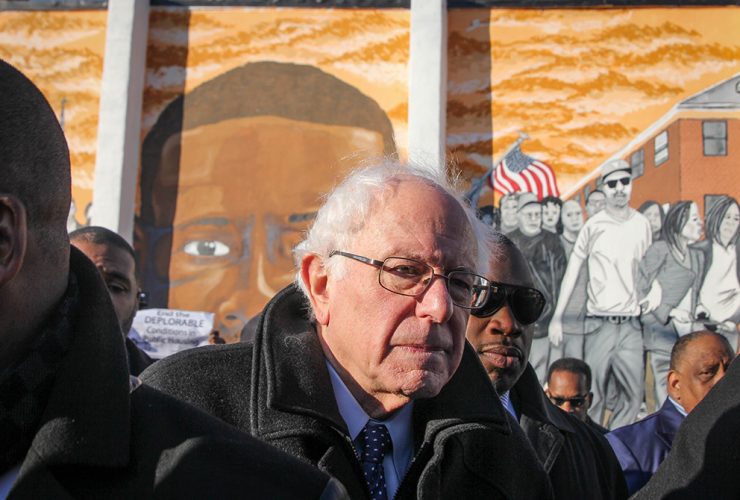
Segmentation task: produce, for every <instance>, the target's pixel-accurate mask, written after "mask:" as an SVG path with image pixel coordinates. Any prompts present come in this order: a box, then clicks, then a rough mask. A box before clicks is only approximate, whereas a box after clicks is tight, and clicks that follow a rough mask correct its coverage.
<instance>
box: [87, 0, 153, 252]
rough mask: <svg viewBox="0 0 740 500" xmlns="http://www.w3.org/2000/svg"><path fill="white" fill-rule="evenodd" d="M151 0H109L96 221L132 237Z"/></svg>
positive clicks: (97, 223)
mask: <svg viewBox="0 0 740 500" xmlns="http://www.w3.org/2000/svg"><path fill="white" fill-rule="evenodd" d="M148 29H149V0H109V1H108V28H107V33H106V40H105V59H104V62H103V84H102V88H101V95H100V114H99V122H98V140H97V144H98V146H97V153H96V159H95V187H94V191H93V206H92V215H91V219H92V224H95V225H97V226H104V227H107V228H109V229H111V230H113V231H115V232H117V233H119V234H120V235H121V236H123V237H124V238H125V239H126V240H128V241H129V242H131V241H132V240H133V231H134V203H135V198H136V180H137V172H138V169H139V146H140V144H139V141H140V129H141V107H142V100H143V92H144V72H145V70H146V48H147V36H148Z"/></svg>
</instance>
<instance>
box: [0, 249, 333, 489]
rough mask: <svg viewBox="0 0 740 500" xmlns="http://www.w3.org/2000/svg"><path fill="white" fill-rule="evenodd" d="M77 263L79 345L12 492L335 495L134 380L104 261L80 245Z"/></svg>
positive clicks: (307, 474) (63, 368) (312, 476)
mask: <svg viewBox="0 0 740 500" xmlns="http://www.w3.org/2000/svg"><path fill="white" fill-rule="evenodd" d="M71 269H72V272H74V273H75V275H76V276H77V281H78V285H79V293H80V298H79V307H78V313H77V315H76V317H75V319H74V320H73V322H72V325H73V340H72V344H71V347H70V349H69V352H68V353H67V355H66V356H65V358H64V359H63V360H62V362H61V365H60V367H59V369H58V371H57V375H56V378H55V381H54V385H53V388H52V389H51V396H50V398H49V401H48V404H47V406H46V409H45V410H44V412H43V415H42V418H41V423H40V428H39V429H38V431H37V432H36V435H35V437H34V439H33V442H32V444H31V448H30V450H29V451H28V453H27V454H26V457H25V459H24V460H23V462H22V464H21V466H20V470H19V473H18V476H17V478H16V481H15V483H14V485H13V488H12V490H11V492H10V496H9V498H11V499H39V498H96V499H97V498H204V497H207V498H294V499H298V498H319V497H320V496H321V495H322V492H323V493H325V494H329V496H331V495H330V492H328V491H326V490H325V488H326V486H327V484H329V483H328V482H329V481H330V479H329V478H328V477H327V476H326V475H324V474H323V473H321V472H319V471H317V470H315V469H314V468H312V467H309V466H306V465H305V464H304V463H302V462H300V461H298V460H296V459H294V458H293V457H290V456H288V455H285V454H284V453H281V452H279V451H278V450H275V449H273V448H271V447H269V446H268V445H266V444H265V443H262V442H259V441H258V440H256V439H254V438H251V437H249V436H246V435H244V434H243V433H240V432H238V431H237V430H236V429H233V428H232V427H230V426H228V425H226V424H224V423H223V422H220V421H219V420H217V419H214V418H213V417H211V416H209V415H207V414H206V413H204V412H202V411H200V410H197V409H195V408H193V407H192V406H190V405H187V404H185V403H183V402H181V401H178V400H176V399H174V398H172V397H170V396H167V395H165V394H162V393H161V392H159V391H157V390H155V389H153V388H151V387H147V386H146V385H142V384H141V383H140V382H138V380H137V379H131V378H130V376H129V370H128V366H127V362H126V354H125V348H124V343H123V336H122V335H121V331H120V328H119V325H118V320H117V318H116V315H115V311H114V309H113V305H112V303H111V302H110V297H109V295H108V291H107V290H106V288H105V285H104V284H103V282H102V280H101V279H100V276H99V273H98V271H97V269H96V268H95V267H94V266H93V264H92V263H91V262H90V261H89V260H87V258H86V257H85V256H84V255H83V254H82V253H80V252H79V251H78V250H77V249H75V248H72V256H71ZM289 475H290V477H292V478H293V479H292V480H291V481H286V479H285V478H286V477H289ZM333 482H334V481H333V480H332V484H333ZM329 488H330V489H331V488H332V485H331V484H329Z"/></svg>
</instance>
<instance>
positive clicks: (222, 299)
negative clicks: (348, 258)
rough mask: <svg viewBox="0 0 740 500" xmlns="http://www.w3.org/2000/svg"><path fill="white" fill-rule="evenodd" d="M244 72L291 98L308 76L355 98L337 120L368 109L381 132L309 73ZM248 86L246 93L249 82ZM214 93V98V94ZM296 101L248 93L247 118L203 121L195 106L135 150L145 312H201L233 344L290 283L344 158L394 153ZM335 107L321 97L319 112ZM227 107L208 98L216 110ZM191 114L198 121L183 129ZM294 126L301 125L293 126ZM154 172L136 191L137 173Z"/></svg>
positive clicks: (375, 136) (345, 165) (384, 141)
mask: <svg viewBox="0 0 740 500" xmlns="http://www.w3.org/2000/svg"><path fill="white" fill-rule="evenodd" d="M255 66H257V67H258V68H257V69H260V71H262V70H266V71H267V70H269V71H267V76H263V77H262V78H263V79H266V78H268V77H269V78H271V80H270V81H269V84H270V85H271V86H280V82H281V81H282V82H284V84H286V85H290V86H291V89H292V90H294V91H296V90H295V88H294V86H297V85H299V84H298V83H296V80H300V77H301V76H302V74H303V73H308V74H309V75H310V76H313V77H314V80H313V81H314V82H316V81H317V80H316V79H317V78H319V79H324V80H326V83H327V84H328V85H329V86H331V85H334V89H331V88H330V90H329V92H333V94H336V93H337V92H338V90H337V88H339V92H341V90H345V91H347V88H349V89H351V90H349V91H348V92H354V93H356V94H357V95H359V96H360V97H358V96H357V95H352V96H351V99H350V98H348V97H347V96H343V97H344V98H345V101H346V102H345V103H344V106H345V107H346V108H351V109H357V108H361V107H362V105H363V104H364V105H365V106H366V108H367V107H372V106H374V108H373V109H371V111H372V112H374V113H375V114H374V115H373V117H374V119H375V121H376V122H377V121H378V118H377V117H378V116H379V117H381V120H380V121H383V120H385V123H388V122H387V118H386V117H385V115H384V114H383V113H382V111H381V110H380V109H379V108H377V105H375V104H374V103H372V104H371V105H369V104H368V102H371V101H370V100H369V98H367V97H366V96H362V95H361V94H359V92H357V91H356V90H355V89H353V88H351V87H349V86H348V85H347V84H345V83H343V82H339V81H338V80H336V79H335V78H333V77H330V76H329V75H326V74H325V73H323V72H320V71H319V70H317V69H316V68H310V67H300V66H296V65H282V64H278V63H269V65H260V64H259V63H258V64H251V65H247V66H246V67H244V68H246V69H244V68H240V69H239V70H237V71H252V70H253V68H254V67H255ZM227 75H228V74H227ZM249 76H250V82H254V81H255V80H257V79H258V78H259V76H260V75H257V76H255V74H253V73H250V74H249ZM241 82H242V80H238V82H237V83H238V84H241ZM286 82H287V83H286ZM338 82H339V83H338ZM265 83H266V82H262V83H261V85H262V86H264V85H265ZM313 85H314V86H316V84H315V83H314V84H313ZM216 90H218V91H219V92H220V93H221V94H223V88H222V86H221V87H219V88H218V89H216ZM238 90H239V89H236V91H238ZM257 90H258V91H262V92H265V90H260V89H257ZM198 91H199V89H195V90H194V91H193V92H192V94H194V95H196V98H195V100H196V102H201V103H202V102H204V101H205V102H210V101H207V100H205V99H204V98H203V94H202V93H201V94H200V95H199V96H198V94H197V93H198ZM304 92H305V93H312V94H313V98H314V101H310V100H308V96H307V95H301V96H295V95H292V96H290V97H288V96H286V97H285V99H284V100H283V101H282V102H281V101H279V100H278V101H277V102H275V101H274V100H273V101H269V102H266V101H267V99H260V98H257V97H254V93H252V94H251V98H252V99H254V100H255V103H256V104H255V105H256V106H257V107H258V108H257V110H258V111H257V113H256V114H255V113H252V108H249V109H247V111H245V112H242V113H231V112H230V110H229V109H228V107H224V105H220V106H221V107H222V109H220V110H219V109H218V106H219V104H215V105H214V106H216V110H215V111H213V113H217V112H220V113H221V114H222V115H224V116H223V118H222V119H212V116H209V114H208V113H209V111H210V110H209V109H208V107H207V106H203V105H202V104H201V105H200V108H199V109H197V110H195V111H192V112H190V113H189V112H188V107H189V106H190V107H191V108H192V107H193V106H194V105H193V104H190V103H188V102H187V100H185V104H184V105H183V107H184V111H183V112H182V114H183V115H185V120H183V121H184V122H185V123H184V125H182V126H181V127H180V128H179V130H177V129H175V130H174V131H172V133H166V134H165V133H161V134H160V139H159V141H160V143H161V145H160V146H158V147H157V148H156V149H154V148H150V149H147V145H146V142H145V148H144V149H145V151H144V152H143V160H142V165H143V166H142V217H141V218H142V219H145V217H144V214H145V213H146V214H148V216H147V217H146V219H148V220H140V221H139V228H138V236H137V237H138V238H140V241H139V244H138V250H139V259H140V261H141V264H142V267H144V268H145V271H144V273H143V281H144V287H143V288H144V289H145V290H149V291H151V292H152V305H153V306H155V307H169V308H174V309H186V310H200V311H208V312H213V313H214V314H215V318H214V328H215V329H217V330H219V331H220V332H221V334H222V336H223V338H224V339H226V340H227V341H234V340H236V339H238V337H239V333H240V332H241V329H242V327H243V325H244V323H245V322H246V321H247V320H248V319H249V318H250V317H252V316H254V315H256V314H257V313H258V312H259V311H260V310H261V308H262V307H263V306H264V304H265V303H266V302H267V301H268V300H269V299H270V298H271V297H272V296H273V295H274V294H275V293H277V292H278V291H279V290H280V289H281V288H283V287H284V286H286V285H287V284H289V283H290V282H291V281H293V278H294V273H295V267H294V263H293V258H292V250H293V247H294V246H295V245H296V244H297V243H298V242H300V241H301V240H302V239H303V232H304V231H305V230H306V229H308V226H309V225H310V223H311V221H312V219H313V216H314V213H315V212H316V210H318V208H319V206H320V204H321V197H322V196H323V195H324V194H325V193H327V192H328V191H330V190H331V188H332V187H333V186H334V185H335V184H337V183H338V182H339V181H340V180H341V179H342V178H343V177H344V175H345V174H346V173H347V171H348V170H349V169H350V168H352V167H353V166H355V165H356V164H357V161H355V160H353V159H347V158H348V157H351V156H353V155H361V156H362V157H367V156H379V155H382V154H384V153H386V154H387V153H388V152H389V151H388V149H389V142H390V146H391V148H393V147H394V146H393V140H392V136H391V134H392V131H391V132H389V131H388V130H390V128H389V127H388V128H387V129H384V128H383V126H378V125H377V123H372V119H367V121H368V122H371V123H370V124H369V125H367V126H361V125H360V123H361V124H362V125H364V123H362V120H361V119H357V118H355V119H354V120H346V119H345V120H342V119H337V120H334V119H333V117H334V116H335V115H334V114H333V113H337V114H345V115H346V114H349V113H350V112H348V111H347V110H346V109H344V110H341V109H333V108H332V107H331V106H329V105H327V104H324V105H323V109H324V115H322V114H321V112H320V111H317V110H315V109H313V108H312V107H311V105H310V104H314V103H315V105H316V106H317V107H318V106H321V104H320V102H321V100H322V96H321V95H320V88H314V89H307V90H305V91H304ZM245 95H250V94H249V92H245ZM187 97H188V96H186V98H187ZM272 97H275V96H272ZM341 97H342V96H341V95H340V96H338V97H336V99H335V98H334V96H333V95H332V96H325V99H326V103H333V102H335V101H336V100H339V101H341ZM198 99H200V101H197V100H198ZM209 99H210V96H209ZM228 99H229V98H228V96H223V95H221V96H220V97H219V101H220V102H223V101H225V100H228ZM358 101H359V104H358ZM232 102H233V101H232ZM309 103H310V104H309ZM238 105H242V104H234V106H238ZM291 106H292V107H291ZM337 106H338V108H339V107H341V104H337ZM263 110H264V111H263ZM365 112H367V109H365ZM198 113H199V114H200V118H199V119H198V120H193V118H192V115H194V114H198ZM250 113H252V114H250ZM163 114H164V113H163ZM302 114H304V115H307V116H306V117H307V118H311V120H308V119H298V117H299V116H302ZM188 115H190V120H191V122H190V123H188ZM362 119H363V120H364V119H365V118H364V117H362ZM193 121H194V122H195V123H193ZM353 123H357V125H355V124H353ZM381 130H382V132H381ZM150 135H151V136H154V133H150ZM389 137H391V138H390V139H389ZM358 159H359V158H358ZM155 162H156V169H154V170H149V175H148V180H147V184H146V186H147V187H146V188H145V182H144V180H143V177H144V170H146V168H147V165H148V164H152V163H155ZM150 168H151V167H150ZM152 171H153V172H154V173H153V174H152V173H151V172H152ZM145 189H146V191H145ZM146 192H149V193H151V194H150V195H149V196H147V195H146V194H145V193H146ZM145 203H146V210H145V209H144V205H145ZM152 219H153V220H152Z"/></svg>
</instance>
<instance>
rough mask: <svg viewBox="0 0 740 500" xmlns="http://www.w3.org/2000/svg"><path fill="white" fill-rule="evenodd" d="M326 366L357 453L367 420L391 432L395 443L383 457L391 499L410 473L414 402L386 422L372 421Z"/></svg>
mask: <svg viewBox="0 0 740 500" xmlns="http://www.w3.org/2000/svg"><path fill="white" fill-rule="evenodd" d="M326 366H327V368H328V369H329V378H330V379H331V385H332V389H334V399H336V401H337V406H338V407H339V413H340V415H341V416H342V418H343V419H344V422H345V423H346V424H347V429H348V430H349V437H350V438H351V439H352V443H354V445H355V450H359V448H358V437H359V436H360V432H362V429H363V428H364V427H365V425H366V424H367V421H368V420H372V421H373V422H377V423H379V424H383V425H385V426H386V428H387V429H388V433H389V434H390V435H391V442H392V443H393V452H392V453H388V454H387V455H386V456H385V457H384V458H383V472H384V474H385V489H386V492H387V494H388V498H393V497H394V496H395V494H396V490H397V489H398V486H399V485H400V484H401V480H402V479H403V477H404V476H405V475H406V472H407V471H408V470H409V466H410V465H411V460H412V459H413V458H414V435H413V432H412V425H411V415H412V410H413V402H410V403H408V404H407V405H406V406H404V407H403V408H401V409H400V410H398V411H396V412H395V413H394V414H393V415H391V416H390V417H388V418H386V419H385V420H375V419H371V418H370V417H369V416H368V414H367V413H365V410H363V409H362V407H361V406H360V404H359V403H358V402H357V400H356V399H355V398H354V396H353V395H352V393H351V392H349V389H347V386H346V385H345V384H344V382H343V381H342V379H341V378H340V377H339V374H338V373H337V371H336V370H335V369H334V367H333V366H332V364H331V363H330V362H329V361H328V360H327V361H326ZM358 455H359V451H358Z"/></svg>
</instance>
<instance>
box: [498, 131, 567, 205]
mask: <svg viewBox="0 0 740 500" xmlns="http://www.w3.org/2000/svg"><path fill="white" fill-rule="evenodd" d="M488 186H489V187H490V188H491V189H493V190H494V191H497V192H498V193H500V194H502V195H503V194H509V193H516V192H530V193H534V194H536V195H537V198H538V199H540V200H541V199H542V198H544V197H546V196H558V197H559V196H560V191H559V190H558V183H557V180H556V179H555V172H553V171H552V168H551V167H550V166H549V165H548V164H546V163H544V162H541V161H539V160H536V159H534V158H532V157H531V156H529V155H526V154H524V153H522V150H521V149H519V145H518V144H517V145H516V147H515V148H514V149H512V150H511V151H509V153H508V154H507V155H506V156H504V159H503V160H501V162H500V163H499V164H498V165H496V167H495V168H494V169H493V172H492V174H491V175H489V176H488Z"/></svg>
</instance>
